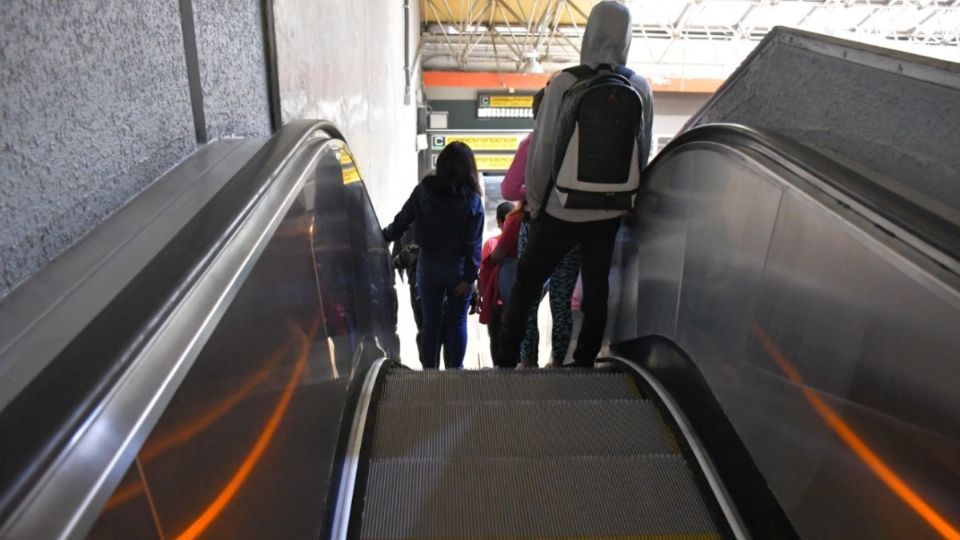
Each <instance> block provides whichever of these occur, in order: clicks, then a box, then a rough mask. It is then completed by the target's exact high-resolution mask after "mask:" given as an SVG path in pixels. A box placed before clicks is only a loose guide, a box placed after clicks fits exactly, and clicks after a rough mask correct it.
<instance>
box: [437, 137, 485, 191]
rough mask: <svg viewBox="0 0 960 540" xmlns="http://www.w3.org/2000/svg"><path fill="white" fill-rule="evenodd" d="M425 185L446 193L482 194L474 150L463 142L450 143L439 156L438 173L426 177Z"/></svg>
mask: <svg viewBox="0 0 960 540" xmlns="http://www.w3.org/2000/svg"><path fill="white" fill-rule="evenodd" d="M423 186H424V187H425V188H427V189H428V190H430V191H432V192H434V193H440V194H444V195H451V196H460V197H466V196H467V195H470V194H472V193H476V194H477V195H480V180H479V178H478V174H477V161H476V159H474V157H473V150H471V149H470V147H469V146H467V145H466V144H464V143H462V142H452V143H450V144H448V145H447V146H446V148H444V149H443V151H441V152H440V155H439V156H437V172H436V174H433V175H430V176H427V177H426V178H424V179H423Z"/></svg>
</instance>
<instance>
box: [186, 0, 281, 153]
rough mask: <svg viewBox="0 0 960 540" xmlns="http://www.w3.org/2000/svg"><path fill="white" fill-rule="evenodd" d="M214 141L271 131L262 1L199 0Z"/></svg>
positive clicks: (203, 80)
mask: <svg viewBox="0 0 960 540" xmlns="http://www.w3.org/2000/svg"><path fill="white" fill-rule="evenodd" d="M193 13H194V20H195V21H196V31H197V56H198V57H199V64H200V84H201V87H202V88H203V109H204V117H205V119H206V125H207V137H208V139H209V140H211V141H212V140H215V139H220V138H223V137H257V136H266V135H269V134H270V105H269V101H268V99H267V69H266V60H265V56H264V44H263V29H262V24H263V23H262V14H261V9H260V0H193Z"/></svg>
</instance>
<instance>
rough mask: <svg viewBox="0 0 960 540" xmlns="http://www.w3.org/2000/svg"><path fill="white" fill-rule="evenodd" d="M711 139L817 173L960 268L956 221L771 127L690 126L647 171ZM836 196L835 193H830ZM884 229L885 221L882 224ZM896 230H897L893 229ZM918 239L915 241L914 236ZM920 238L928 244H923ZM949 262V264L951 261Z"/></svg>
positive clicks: (844, 199)
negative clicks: (768, 128)
mask: <svg viewBox="0 0 960 540" xmlns="http://www.w3.org/2000/svg"><path fill="white" fill-rule="evenodd" d="M701 142H710V143H717V144H724V145H729V146H731V147H736V148H742V149H748V150H750V151H753V152H755V153H757V154H760V155H762V156H764V157H766V158H768V159H770V160H771V161H773V162H775V163H778V164H783V165H785V166H787V167H788V168H791V169H794V170H798V171H802V172H804V173H806V174H809V175H811V176H812V177H814V178H816V179H817V180H818V181H820V182H822V183H823V184H824V185H826V186H828V187H829V188H832V189H833V190H835V191H836V192H837V193H838V194H839V195H840V196H839V197H838V200H839V202H841V203H842V204H844V205H845V206H848V207H851V208H853V207H858V206H859V207H862V208H866V209H867V210H869V212H872V213H873V214H874V216H870V215H865V216H864V217H866V218H867V219H869V220H870V221H873V222H874V223H876V222H877V220H876V219H875V217H876V216H879V217H880V218H882V219H883V220H886V221H887V222H889V223H890V224H893V225H895V226H896V227H898V228H900V229H902V230H904V231H906V232H907V233H909V235H911V236H912V237H913V239H910V238H903V240H904V241H905V242H907V243H908V244H911V245H913V246H914V247H916V248H918V249H919V250H920V251H922V252H925V253H927V254H930V248H932V249H933V250H934V251H935V252H937V254H939V255H942V256H934V257H933V258H934V260H936V261H937V262H938V263H939V264H941V265H944V261H945V260H949V261H953V262H954V263H956V264H953V265H948V268H949V269H950V270H951V271H953V272H955V273H956V272H957V267H958V265H960V224H958V223H955V222H953V221H950V220H948V219H946V218H944V217H942V216H940V215H938V214H936V213H934V212H932V211H930V210H929V209H927V208H925V207H924V206H923V205H922V204H919V203H917V202H915V201H912V200H909V199H907V198H905V197H904V196H902V195H900V194H898V193H895V192H893V191H891V190H889V189H887V188H885V187H884V186H883V185H882V183H881V182H878V181H876V180H872V179H871V178H869V177H868V176H866V175H865V173H864V172H862V171H856V170H853V169H851V168H850V167H847V166H845V165H843V164H841V163H839V162H837V161H836V160H834V159H831V158H830V157H828V156H826V155H824V154H822V153H820V152H818V151H816V150H814V149H812V148H810V147H809V146H806V145H803V144H800V143H798V142H796V141H794V140H792V139H790V138H788V137H785V136H783V135H780V134H778V133H774V132H771V131H767V130H763V129H756V128H751V127H748V126H743V125H738V124H706V125H703V126H699V127H696V128H693V129H691V130H689V131H686V132H684V133H682V134H681V135H679V136H678V137H676V138H675V139H673V140H672V141H670V144H668V145H667V146H666V147H665V148H664V149H663V150H661V151H660V153H659V154H658V155H657V157H656V158H655V159H654V160H653V161H652V162H651V164H650V166H649V167H647V169H646V170H645V172H644V175H645V177H647V178H648V177H649V176H650V175H651V174H653V173H654V172H655V171H656V169H657V166H658V164H659V163H661V162H663V161H664V160H666V159H667V158H668V157H669V156H670V155H671V153H673V152H675V151H676V150H678V149H679V148H681V147H683V146H687V145H690V144H693V143H701ZM829 195H831V196H832V197H836V195H835V194H832V193H831V194H829ZM876 224H877V225H878V226H880V227H881V228H884V229H888V227H884V224H882V223H876ZM888 232H891V231H888ZM914 239H915V240H914ZM916 242H920V243H921V244H922V245H917V244H916ZM945 266H947V265H945Z"/></svg>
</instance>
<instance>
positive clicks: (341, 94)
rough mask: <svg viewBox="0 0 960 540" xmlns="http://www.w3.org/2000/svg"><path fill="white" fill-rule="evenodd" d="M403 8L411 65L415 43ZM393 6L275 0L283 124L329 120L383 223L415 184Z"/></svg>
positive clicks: (400, 22)
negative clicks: (346, 146)
mask: <svg viewBox="0 0 960 540" xmlns="http://www.w3.org/2000/svg"><path fill="white" fill-rule="evenodd" d="M418 4H419V3H418V2H416V1H411V2H410V39H411V40H412V44H411V54H410V57H411V62H412V60H413V57H414V56H415V54H416V47H417V42H418V40H419V23H418V21H419V18H420V14H419V7H418ZM403 15H404V14H403V3H402V2H399V1H396V0H363V1H355V2H319V1H317V0H276V2H275V3H274V20H275V21H276V23H275V24H276V36H277V63H278V66H277V68H278V69H277V70H278V72H279V87H280V106H281V110H282V115H283V121H284V122H289V121H291V120H295V119H301V118H318V119H325V120H330V121H332V122H334V123H335V124H336V125H337V127H339V128H340V130H341V131H342V132H343V134H344V136H345V137H346V139H347V142H348V143H349V145H350V149H351V150H352V151H353V153H354V157H355V158H356V161H357V163H358V164H359V167H360V172H361V173H362V175H363V179H364V181H365V183H366V185H367V189H368V191H369V193H370V197H371V199H372V200H373V204H374V207H375V208H376V210H377V215H378V216H379V217H380V221H381V223H383V224H386V223H388V222H389V221H390V220H391V219H392V218H393V215H394V214H395V213H396V212H397V211H398V210H399V209H400V206H401V205H402V204H403V201H404V200H405V199H406V197H407V195H409V193H410V190H412V189H413V186H415V185H416V181H417V160H416V147H415V141H416V103H417V93H418V89H419V80H420V75H419V72H417V73H414V77H413V80H414V85H413V87H414V95H413V99H412V100H411V104H410V105H404V99H403V97H404V72H403V65H404V54H403V51H404V16H403Z"/></svg>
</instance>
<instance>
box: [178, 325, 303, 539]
mask: <svg viewBox="0 0 960 540" xmlns="http://www.w3.org/2000/svg"><path fill="white" fill-rule="evenodd" d="M318 327H319V320H316V321H314V325H313V328H312V329H311V331H310V334H309V335H304V334H303V333H302V332H300V335H301V341H302V344H301V348H300V353H299V355H298V358H297V363H296V366H295V368H294V370H293V374H291V376H290V380H289V381H288V382H287V386H286V387H285V388H284V390H283V394H282V395H281V396H280V400H279V401H278V402H277V405H276V407H274V409H273V414H271V415H270V419H269V420H268V421H267V423H266V425H265V426H264V427H263V430H262V431H261V432H260V437H259V438H257V442H256V443H255V444H254V445H253V448H251V449H250V452H249V453H248V454H247V457H246V458H245V459H244V460H243V463H242V464H241V465H240V468H239V469H237V471H236V472H235V473H234V474H233V477H232V478H231V479H230V482H228V483H227V485H226V486H225V487H224V488H223V489H222V490H221V491H220V494H219V495H217V498H216V499H214V501H213V502H212V503H211V504H210V506H208V507H207V509H206V510H205V511H204V512H203V513H202V514H201V515H200V516H199V517H198V518H197V519H196V520H195V521H194V522H193V524H191V525H190V526H189V527H188V528H187V530H185V531H184V532H183V533H181V534H180V535H179V536H178V537H177V540H191V539H193V538H196V537H198V536H199V535H200V534H201V533H203V531H204V530H206V528H207V527H209V526H210V524H211V523H213V522H214V520H216V519H217V517H218V516H219V515H220V513H221V512H222V511H223V509H224V508H226V506H227V504H229V503H230V501H231V500H232V499H233V497H234V496H236V494H237V492H238V491H239V490H240V487H241V486H242V485H243V483H244V482H246V480H247V477H249V476H250V473H251V471H253V468H254V467H255V466H256V464H257V462H259V461H260V458H261V456H263V453H264V451H266V449H267V447H268V446H269V445H270V441H272V440H273V436H274V434H275V433H276V431H277V427H278V426H279V425H280V420H282V419H283V416H284V414H286V412H287V407H288V406H289V405H290V400H291V399H293V393H294V391H295V390H296V389H297V383H298V382H299V380H300V376H301V375H302V374H303V370H304V367H306V365H307V358H308V356H309V353H310V346H311V344H312V343H313V338H314V337H315V336H316V332H317V329H318Z"/></svg>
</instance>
